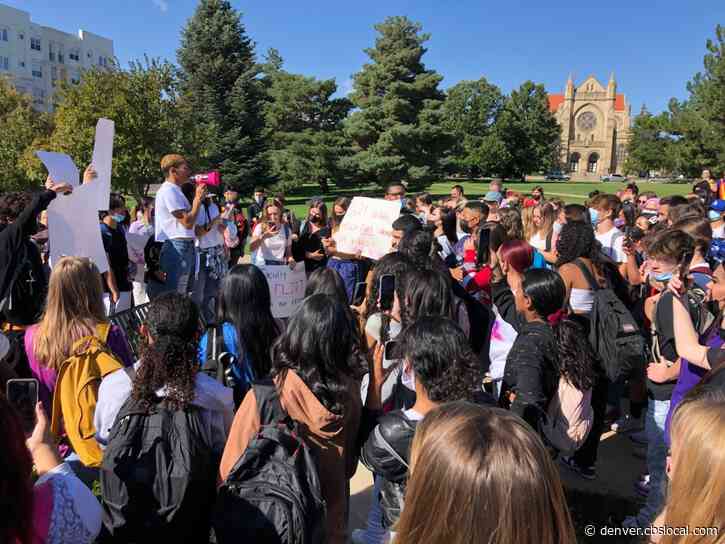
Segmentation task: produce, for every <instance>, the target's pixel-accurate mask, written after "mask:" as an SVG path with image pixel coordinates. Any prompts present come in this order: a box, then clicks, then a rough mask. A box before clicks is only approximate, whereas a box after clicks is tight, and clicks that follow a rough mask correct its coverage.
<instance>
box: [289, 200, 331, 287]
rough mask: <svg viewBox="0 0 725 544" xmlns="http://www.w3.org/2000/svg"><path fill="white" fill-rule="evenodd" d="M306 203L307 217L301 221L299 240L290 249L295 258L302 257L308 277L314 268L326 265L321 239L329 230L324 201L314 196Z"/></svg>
mask: <svg viewBox="0 0 725 544" xmlns="http://www.w3.org/2000/svg"><path fill="white" fill-rule="evenodd" d="M307 205H308V211H307V219H306V220H304V221H302V223H301V226H300V236H299V240H297V242H295V243H294V244H293V246H292V249H293V252H294V256H295V259H296V260H303V259H304V261H305V272H306V273H307V276H308V277H309V276H310V274H312V273H313V272H314V271H315V270H318V269H320V268H324V267H325V266H326V265H327V254H326V253H325V247H324V246H323V245H322V240H323V239H324V238H329V237H330V235H331V232H330V226H329V224H328V219H327V206H326V205H325V201H324V200H322V198H319V197H315V198H313V199H311V200H310V201H309V202H308V203H307Z"/></svg>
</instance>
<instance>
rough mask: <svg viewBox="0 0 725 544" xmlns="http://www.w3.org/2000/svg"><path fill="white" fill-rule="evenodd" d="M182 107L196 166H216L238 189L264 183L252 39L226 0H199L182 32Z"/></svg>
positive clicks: (259, 96)
mask: <svg viewBox="0 0 725 544" xmlns="http://www.w3.org/2000/svg"><path fill="white" fill-rule="evenodd" d="M178 59H179V63H180V64H181V68H182V87H181V89H182V97H183V101H184V103H185V104H184V111H185V112H186V114H187V115H188V116H189V120H190V121H191V123H192V124H193V126H194V130H195V131H197V138H196V139H197V141H198V142H200V144H199V145H200V149H198V150H197V158H198V164H197V165H196V166H197V167H198V168H218V169H219V170H220V171H221V173H222V179H223V181H224V183H225V184H227V185H229V186H231V187H234V188H235V189H237V190H239V191H241V192H250V191H251V189H252V188H253V186H254V185H258V184H264V183H265V182H267V181H268V177H267V164H266V160H265V156H266V147H265V140H264V134H263V132H264V119H263V114H262V106H263V100H264V88H263V84H262V82H261V81H260V80H259V79H258V77H257V76H258V74H259V67H258V66H257V64H256V61H255V55H254V43H253V42H252V40H251V39H250V38H249V37H248V36H247V34H246V32H245V29H244V26H243V25H242V22H241V19H240V15H239V13H237V12H236V11H235V10H234V9H233V8H232V6H231V5H230V3H229V2H228V1H227V0H201V1H200V3H199V6H198V7H197V9H196V12H195V13H194V16H193V17H192V18H191V19H190V20H189V22H188V23H187V25H186V28H185V29H184V31H183V33H182V38H181V47H180V49H179V51H178Z"/></svg>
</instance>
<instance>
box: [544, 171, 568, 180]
mask: <svg viewBox="0 0 725 544" xmlns="http://www.w3.org/2000/svg"><path fill="white" fill-rule="evenodd" d="M544 179H546V180H548V181H569V179H570V178H569V174H565V173H564V172H562V171H560V170H552V171H551V172H549V173H548V174H546V176H544Z"/></svg>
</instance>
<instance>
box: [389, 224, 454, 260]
mask: <svg viewBox="0 0 725 544" xmlns="http://www.w3.org/2000/svg"><path fill="white" fill-rule="evenodd" d="M439 251H440V245H439V244H438V241H437V240H436V239H435V237H434V236H433V233H431V232H430V231H428V230H413V231H408V232H406V233H405V234H404V235H403V238H402V239H401V240H400V244H399V245H398V253H401V254H403V255H405V256H406V257H408V259H410V261H411V262H412V263H413V266H415V267H416V268H419V269H422V268H438V269H440V268H441V267H444V264H443V261H442V260H441V258H440V256H439V255H438V252H439Z"/></svg>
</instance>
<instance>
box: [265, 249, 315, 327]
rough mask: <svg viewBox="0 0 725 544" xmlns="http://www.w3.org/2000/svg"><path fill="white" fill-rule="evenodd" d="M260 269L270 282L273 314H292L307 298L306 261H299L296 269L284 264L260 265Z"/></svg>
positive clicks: (280, 315) (279, 315) (287, 315)
mask: <svg viewBox="0 0 725 544" xmlns="http://www.w3.org/2000/svg"><path fill="white" fill-rule="evenodd" d="M259 269H260V270H261V271H262V272H263V273H264V275H265V276H266V277H267V283H268V284H269V294H270V297H271V299H272V316H274V317H289V316H291V315H292V314H293V313H295V312H296V311H297V309H298V308H299V307H300V305H301V304H302V301H303V300H304V299H305V287H307V276H306V274H305V263H303V262H299V263H297V265H296V266H295V268H294V270H291V269H290V267H289V266H284V265H279V266H277V265H273V266H260V267H259Z"/></svg>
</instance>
